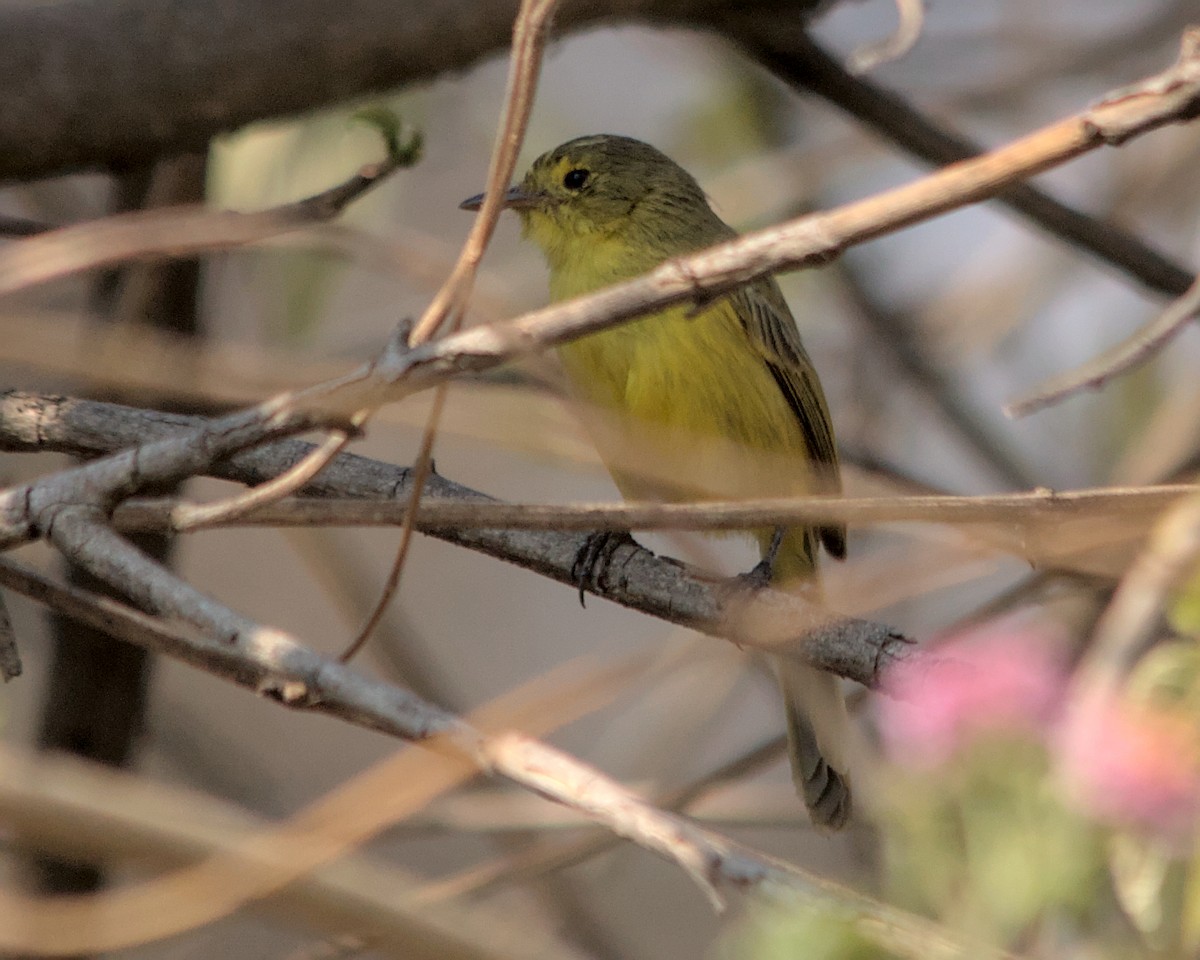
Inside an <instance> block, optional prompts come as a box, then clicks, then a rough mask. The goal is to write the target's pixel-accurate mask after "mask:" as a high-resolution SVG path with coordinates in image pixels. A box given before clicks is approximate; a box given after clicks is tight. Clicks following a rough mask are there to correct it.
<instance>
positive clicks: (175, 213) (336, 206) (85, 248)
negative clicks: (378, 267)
mask: <svg viewBox="0 0 1200 960" xmlns="http://www.w3.org/2000/svg"><path fill="white" fill-rule="evenodd" d="M414 160H415V155H414V154H411V153H403V152H402V153H392V152H390V151H389V155H388V157H387V158H386V159H385V160H382V161H380V162H378V163H372V164H368V165H366V166H364V167H363V168H362V169H361V170H359V171H358V172H357V173H356V174H355V175H354V176H352V177H350V178H349V179H348V180H346V181H345V182H343V183H339V184H337V185H335V186H333V187H330V188H329V189H327V190H323V191H322V192H320V193H318V194H315V195H314V196H311V197H306V198H304V199H303V200H297V201H295V202H292V203H285V204H281V205H279V206H277V207H271V208H270V209H267V210H258V211H254V212H252V213H241V212H237V211H233V210H209V209H206V208H205V207H203V206H198V205H191V204H188V205H183V206H173V207H159V208H156V209H153V210H136V211H132V212H129V213H118V214H114V215H112V216H109V217H103V218H100V219H97V220H89V221H87V222H85V223H78V224H73V225H71V226H68V227H59V228H58V229H55V230H48V231H44V232H40V233H37V234H36V235H33V236H30V237H29V238H28V239H25V240H19V241H17V242H14V243H10V244H7V245H5V246H0V296H2V295H4V294H9V293H15V292H16V291H18V290H23V289H26V288H28V287H31V286H34V285H36V284H40V283H46V282H48V281H50V280H56V279H60V278H62V277H65V276H70V275H71V274H75V273H79V272H81V271H84V270H94V269H97V268H99V267H109V266H114V265H117V264H121V263H125V262H127V261H130V260H140V259H147V258H152V259H162V258H173V257H194V256H196V255H197V254H200V253H208V252H212V251H218V250H226V249H228V248H230V247H234V246H239V245H241V244H246V243H254V242H261V241H263V240H267V239H270V238H272V237H278V236H280V235H282V234H286V233H291V232H293V231H296V230H299V229H301V228H303V227H306V226H311V225H314V224H320V223H325V222H327V221H329V220H332V219H333V218H334V217H336V216H338V215H339V214H340V213H341V212H342V210H344V209H345V207H346V206H347V204H349V203H350V202H351V201H353V200H356V199H358V198H359V197H361V196H362V195H363V194H365V193H366V192H367V191H368V190H370V189H371V188H372V187H374V186H376V185H378V184H379V183H381V182H383V180H384V179H386V178H387V177H388V176H390V175H391V174H393V173H395V172H396V171H397V170H399V169H401V168H403V167H405V166H408V165H410V164H411V163H412V162H413V161H414Z"/></svg>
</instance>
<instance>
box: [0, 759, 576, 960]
mask: <svg viewBox="0 0 1200 960" xmlns="http://www.w3.org/2000/svg"><path fill="white" fill-rule="evenodd" d="M0 773H2V776H0V818H2V819H3V821H4V823H5V824H6V825H7V826H8V827H9V829H13V830H17V831H19V832H20V835H21V838H22V842H23V843H24V844H37V845H38V846H40V847H43V848H45V849H48V850H50V851H52V852H54V853H57V854H63V855H71V856H74V857H85V858H88V859H95V860H99V859H103V860H105V861H110V862H111V861H114V860H125V861H130V860H134V861H137V862H139V863H140V864H142V865H143V866H144V865H145V864H147V863H149V864H155V865H160V864H161V865H164V866H169V867H171V866H179V865H183V864H188V863H194V862H196V861H198V860H200V859H202V858H205V857H211V856H214V855H217V854H220V853H225V852H228V851H230V850H235V849H237V847H239V846H242V845H244V844H245V843H247V842H248V841H249V840H250V839H251V838H252V837H254V836H255V835H258V834H261V833H264V832H266V831H267V830H270V829H271V828H272V827H273V826H274V825H273V824H271V823H269V822H267V821H265V820H263V819H261V818H259V817H256V816H254V815H252V814H250V813H249V812H247V811H245V810H243V809H241V808H239V807H236V806H234V805H233V804H230V803H226V802H222V801H219V800H217V799H216V798H214V797H212V796H209V795H206V794H201V793H197V792H194V791H185V790H180V789H178V788H172V787H167V786H164V785H162V784H157V783H149V782H148V781H146V780H145V779H143V778H138V777H133V776H130V775H128V774H120V773H115V772H113V771H107V770H106V771H100V770H98V768H97V767H96V766H95V765H91V764H84V763H81V762H80V761H78V760H72V759H68V758H66V757H63V756H55V755H42V756H40V757H38V758H37V759H32V758H29V757H26V756H24V755H22V754H20V753H17V752H16V751H13V750H6V751H0ZM422 886H423V884H422V881H421V880H420V878H418V877H416V876H414V875H412V874H410V873H407V872H405V871H403V870H401V869H399V868H397V867H395V866H390V865H384V864H382V863H377V862H373V861H371V860H369V859H367V858H365V857H363V856H360V855H353V854H351V855H347V856H343V857H342V858H340V859H338V860H336V861H333V862H330V863H326V864H325V865H324V866H321V867H317V868H315V869H314V870H313V871H312V872H310V873H305V874H304V875H303V876H300V877H297V878H296V879H295V880H293V882H291V883H290V884H288V885H287V886H286V887H284V888H283V889H282V890H280V891H278V892H277V893H276V894H275V895H274V896H272V897H269V898H268V899H267V900H265V901H264V902H262V903H261V904H251V905H250V906H251V908H253V909H257V910H261V911H263V912H265V913H267V914H268V915H269V916H275V917H277V918H278V919H279V920H282V921H289V922H290V921H294V920H295V919H296V917H297V916H303V917H304V919H305V921H306V923H308V924H311V925H313V926H315V927H316V928H318V929H320V930H324V931H326V932H327V933H329V934H331V935H332V934H335V933H339V932H344V931H346V930H348V929H352V930H356V931H360V932H362V933H364V934H369V935H370V937H371V941H372V943H373V944H375V945H376V947H379V946H386V947H391V948H394V949H397V950H401V951H403V954H404V956H405V957H406V958H410V957H411V958H419V960H444V958H454V960H518V958H527V960H533V958H534V957H539V958H540V957H543V956H546V955H547V951H550V952H549V954H548V955H550V956H563V955H564V952H563V951H554V950H553V948H552V947H551V945H550V944H548V943H546V942H545V940H546V939H549V938H543V937H537V938H536V939H537V940H538V941H541V942H537V943H535V944H529V940H530V936H529V931H528V930H526V931H523V933H524V936H523V937H522V938H521V941H520V945H518V943H517V939H516V938H514V937H512V936H505V934H508V933H510V932H511V931H510V929H509V928H508V927H507V926H506V918H505V917H502V916H498V915H489V914H490V913H491V912H490V911H487V910H486V909H483V908H481V907H480V905H479V904H472V905H471V907H470V910H462V909H458V908H456V907H455V905H453V904H445V905H438V906H436V907H431V906H430V905H428V904H420V905H419V906H413V904H416V903H417V902H418V900H419V895H420V892H421V890H422ZM507 919H508V920H509V921H511V918H507ZM497 934H499V935H500V938H501V939H500V941H499V942H502V943H503V944H504V946H498V945H497V941H498V938H497Z"/></svg>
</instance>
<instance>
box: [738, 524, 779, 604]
mask: <svg viewBox="0 0 1200 960" xmlns="http://www.w3.org/2000/svg"><path fill="white" fill-rule="evenodd" d="M782 543H783V527H776V528H775V533H774V535H773V536H772V537H771V543H770V545H769V546H768V547H767V550H766V552H765V553H764V554H763V558H762V559H761V560H759V561H758V563H756V564H755V565H754V566H753V567H751V568H750V569H749V570H747V571H746V572H745V573H739V574H738V575H737V576H736V577H734V578H733V580H734V583H735V584H737V585H738V586H740V587H743V588H745V589H747V590H750V591H755V590H765V589H766V588H767V587H769V586H770V585H771V581H772V580H774V579H775V558H776V557H778V556H779V547H780V545H781V544H782Z"/></svg>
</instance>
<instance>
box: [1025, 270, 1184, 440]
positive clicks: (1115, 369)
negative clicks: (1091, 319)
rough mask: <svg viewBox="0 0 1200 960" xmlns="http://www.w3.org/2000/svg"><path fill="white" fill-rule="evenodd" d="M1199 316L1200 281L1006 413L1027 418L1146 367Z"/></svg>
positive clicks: (1034, 390)
mask: <svg viewBox="0 0 1200 960" xmlns="http://www.w3.org/2000/svg"><path fill="white" fill-rule="evenodd" d="M1197 315H1200V278H1198V279H1197V280H1196V281H1195V282H1194V283H1193V284H1192V285H1191V286H1190V287H1189V288H1188V290H1187V292H1186V293H1184V295H1183V296H1181V297H1180V298H1179V299H1177V300H1175V301H1174V302H1173V303H1171V305H1170V306H1169V307H1167V309H1166V310H1164V311H1163V312H1162V313H1160V314H1159V315H1158V316H1157V317H1155V318H1154V319H1153V320H1151V321H1150V322H1149V323H1148V324H1146V325H1145V326H1144V327H1141V328H1140V329H1139V330H1136V331H1135V332H1134V333H1133V334H1132V335H1130V336H1129V337H1128V338H1127V339H1125V340H1122V341H1121V342H1120V343H1118V344H1117V345H1116V346H1115V347H1112V348H1111V349H1109V350H1106V351H1105V352H1104V353H1102V354H1101V355H1100V356H1098V357H1096V358H1095V359H1094V360H1091V361H1089V362H1088V363H1085V364H1084V365H1083V366H1081V367H1079V368H1078V369H1076V370H1072V371H1070V372H1068V373H1065V374H1062V375H1060V376H1057V377H1054V378H1053V379H1051V380H1048V381H1046V382H1045V383H1043V384H1042V385H1041V386H1039V387H1036V388H1035V389H1033V390H1031V391H1029V392H1028V393H1026V394H1024V395H1022V396H1020V397H1018V398H1017V399H1016V400H1013V401H1011V402H1010V403H1009V404H1008V405H1007V406H1006V407H1005V408H1004V412H1005V413H1006V414H1008V416H1010V417H1024V416H1028V415H1029V414H1031V413H1036V412H1037V411H1038V410H1042V409H1044V408H1046V407H1049V406H1052V405H1053V404H1056V403H1059V402H1061V401H1063V400H1065V399H1067V398H1068V397H1070V396H1073V395H1074V394H1076V393H1079V392H1080V391H1082V390H1098V389H1100V388H1101V387H1103V386H1104V385H1105V384H1106V383H1108V381H1109V380H1111V379H1112V378H1113V377H1117V376H1120V375H1121V374H1123V373H1128V372H1129V371H1130V370H1132V369H1133V368H1134V367H1136V366H1138V365H1139V364H1142V363H1145V362H1146V361H1147V360H1149V359H1150V358H1151V357H1152V356H1154V354H1156V353H1157V352H1158V351H1159V350H1161V349H1162V348H1163V347H1165V346H1166V345H1167V343H1168V342H1169V341H1170V340H1171V339H1172V338H1173V337H1174V336H1175V335H1176V334H1177V333H1179V332H1180V331H1181V330H1182V329H1183V327H1184V324H1186V323H1188V322H1189V321H1190V320H1194V319H1195V318H1196V316H1197Z"/></svg>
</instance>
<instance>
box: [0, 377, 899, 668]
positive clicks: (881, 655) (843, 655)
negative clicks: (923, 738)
mask: <svg viewBox="0 0 1200 960" xmlns="http://www.w3.org/2000/svg"><path fill="white" fill-rule="evenodd" d="M204 423H205V421H203V420H201V419H200V418H197V417H185V416H180V415H178V414H167V413H154V412H151V411H146V410H138V409H135V408H132V407H122V406H119V405H116V404H107V403H99V402H94V401H88V400H73V399H67V398H62V397H46V396H38V395H35V394H26V393H15V392H13V393H7V394H0V449H4V450H9V451H21V452H34V451H48V450H54V451H59V452H66V453H72V454H75V455H78V456H84V457H88V456H90V457H95V456H98V455H102V454H107V453H110V452H111V451H113V450H120V449H122V448H124V447H127V446H130V445H133V444H137V443H145V444H147V445H148V446H157V445H169V444H171V443H172V442H178V441H179V440H180V439H181V438H187V437H190V436H194V435H195V431H196V429H197V428H198V426H199V425H202V424H204ZM312 449H313V448H312V445H311V444H307V443H301V442H299V441H285V442H280V443H272V444H268V445H265V446H263V447H260V448H259V449H257V450H253V451H250V452H246V453H241V454H238V455H237V456H234V457H232V458H230V459H228V460H222V461H214V463H213V465H212V466H211V467H210V468H209V469H208V472H209V473H211V474H212V475H213V476H218V477H223V478H225V479H228V480H233V481H236V482H238V483H245V484H251V485H252V484H257V483H262V482H264V481H266V480H268V479H270V478H271V477H273V476H276V475H278V474H279V473H281V472H282V471H284V470H286V469H287V468H288V467H289V466H291V465H292V464H294V463H296V462H298V461H300V460H302V459H303V458H304V457H305V456H306V455H307V454H308V453H309V451H311V450H312ZM410 490H411V477H410V476H409V473H408V471H407V470H405V469H404V468H401V467H395V466H392V465H391V464H386V463H382V462H380V461H377V460H370V459H367V458H365V457H359V456H355V455H352V454H342V455H341V456H339V457H338V458H337V459H336V460H334V461H333V462H332V463H331V464H330V465H329V466H328V467H327V468H326V469H325V471H324V472H323V473H322V474H321V475H320V476H319V477H317V478H316V480H314V481H313V482H312V483H311V484H310V485H309V487H308V488H307V490H306V493H307V494H308V495H309V496H313V497H323V498H331V497H332V498H357V499H363V500H387V501H394V502H395V503H396V504H398V505H402V504H404V503H405V502H406V500H407V497H408V495H409V493H410ZM427 497H429V498H430V499H433V500H441V501H450V500H452V501H459V502H474V503H479V502H494V501H493V500H492V498H490V497H488V496H487V495H485V494H482V493H479V492H478V491H475V490H471V489H469V488H467V487H463V486H460V485H458V484H455V483H453V482H452V481H450V480H447V479H446V478H444V477H441V476H438V475H437V474H434V475H433V476H431V477H430V478H429V482H428V492H427ZM430 535H431V536H434V537H437V538H438V539H441V540H445V541H447V542H449V543H455V544H458V545H460V546H464V547H467V548H468V549H471V550H476V551H478V552H480V553H485V554H487V555H489V556H492V557H496V558H498V559H501V560H506V561H508V562H509V563H515V564H517V565H519V566H521V567H524V568H525V569H527V570H532V571H534V572H536V573H540V574H542V575H543V576H547V577H550V578H551V579H554V580H557V581H558V582H560V583H563V584H566V585H569V586H571V587H575V586H576V578H575V577H574V576H573V575H572V568H573V566H574V564H575V558H576V556H577V555H578V553H579V550H580V548H581V547H582V546H583V541H584V539H585V538H584V537H583V536H579V535H571V534H566V533H559V532H555V531H528V532H526V531H519V530H503V529H492V530H461V531H455V530H431V531H430ZM616 568H617V569H620V570H621V575H620V576H619V577H618V578H614V579H613V580H610V581H606V582H605V583H604V584H603V585H602V586H594V587H589V589H590V590H591V591H592V592H593V593H594V594H596V595H597V596H601V597H605V598H607V599H609V600H612V601H614V602H615V603H619V604H621V605H622V606H626V607H629V608H631V609H634V610H638V611H640V612H642V613H646V614H649V615H650V616H654V617H658V618H660V619H662V620H666V621H668V622H670V623H675V624H679V625H681V626H686V627H690V628H692V629H696V630H699V631H701V632H703V633H707V634H709V635H711V636H717V637H724V638H728V639H734V640H736V641H737V642H739V643H743V644H746V645H758V646H762V647H765V648H769V649H772V650H775V652H780V651H779V648H778V645H779V644H780V643H786V642H787V641H788V638H791V639H792V640H795V639H796V638H801V637H802V638H803V642H802V645H801V647H800V649H798V650H796V654H797V655H799V656H802V657H804V658H805V659H806V660H808V661H809V662H811V663H813V664H814V665H816V666H819V667H821V668H822V669H825V670H829V671H832V672H834V673H838V674H840V675H842V676H845V677H849V678H851V679H854V680H857V681H858V682H860V683H863V684H865V685H867V686H874V685H876V683H877V682H878V680H879V677H880V674H881V672H882V671H883V670H885V669H886V668H887V667H888V666H889V665H890V664H891V663H893V662H895V661H897V660H899V659H902V658H904V657H905V656H908V655H909V653H910V651H911V649H912V648H911V647H910V646H909V644H908V643H907V642H906V641H905V640H904V639H903V638H902V637H900V636H898V635H897V634H896V633H894V632H893V631H892V630H891V629H889V628H888V627H886V626H884V625H883V624H879V623H873V622H870V621H865V620H855V619H848V618H845V619H841V618H831V617H830V616H828V615H827V614H825V613H823V612H822V611H819V610H817V609H815V608H814V606H813V605H812V604H810V603H807V602H805V601H802V600H800V599H798V598H796V597H793V596H791V595H790V594H785V593H781V592H779V591H775V590H765V591H761V592H760V593H759V594H757V595H756V597H757V599H758V604H757V607H758V611H757V614H762V615H763V616H766V615H767V614H768V613H769V614H770V615H771V618H772V619H775V618H777V620H778V622H777V625H776V627H775V629H774V630H772V631H768V633H765V634H762V635H758V634H756V633H754V632H747V631H745V630H743V629H741V624H740V623H739V619H738V617H737V616H735V613H739V612H740V611H739V610H738V608H737V605H736V604H731V603H730V599H731V598H730V597H729V596H728V594H727V592H725V591H723V590H722V589H721V587H720V585H719V584H714V583H713V582H712V580H711V578H708V579H705V578H702V577H697V576H694V575H693V574H691V573H689V572H688V571H687V570H686V569H684V568H683V567H680V566H679V565H678V564H675V563H671V562H668V561H665V560H661V559H659V558H657V557H655V556H654V555H653V554H652V553H650V552H649V551H648V550H645V549H642V548H640V547H637V546H636V545H635V546H631V547H626V548H622V550H621V551H620V552H619V553H618V561H617V567H616ZM757 614H756V615H757ZM781 633H782V634H783V637H782V638H781V636H780V634H781Z"/></svg>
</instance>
